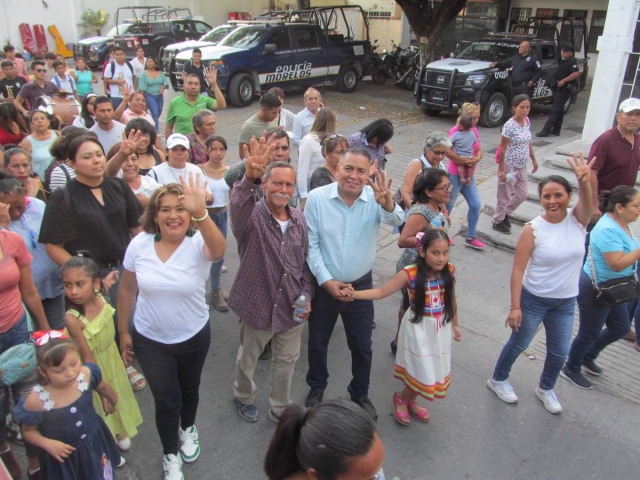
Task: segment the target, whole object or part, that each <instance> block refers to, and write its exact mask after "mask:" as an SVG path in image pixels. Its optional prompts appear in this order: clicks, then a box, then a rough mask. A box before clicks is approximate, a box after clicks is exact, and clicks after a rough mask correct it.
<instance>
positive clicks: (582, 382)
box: [560, 366, 593, 390]
mask: <svg viewBox="0 0 640 480" xmlns="http://www.w3.org/2000/svg"><path fill="white" fill-rule="evenodd" d="M560 376H561V377H562V378H565V379H567V380H569V381H570V382H571V383H573V384H574V385H575V386H576V387H578V388H581V389H583V390H591V389H592V388H593V384H592V383H591V382H590V381H589V380H587V379H586V378H585V376H584V375H582V372H572V371H570V370H569V369H568V368H567V367H566V366H564V367H562V370H560Z"/></svg>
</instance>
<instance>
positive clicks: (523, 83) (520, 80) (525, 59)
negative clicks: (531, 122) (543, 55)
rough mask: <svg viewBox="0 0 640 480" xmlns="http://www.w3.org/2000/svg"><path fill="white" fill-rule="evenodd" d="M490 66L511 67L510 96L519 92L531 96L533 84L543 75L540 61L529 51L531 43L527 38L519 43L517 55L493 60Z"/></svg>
mask: <svg viewBox="0 0 640 480" xmlns="http://www.w3.org/2000/svg"><path fill="white" fill-rule="evenodd" d="M491 66H492V67H495V66H497V67H498V68H509V67H511V98H513V97H515V96H516V95H520V94H521V93H526V94H527V95H529V98H531V97H533V87H534V85H535V84H536V82H537V81H538V80H540V79H541V78H542V77H543V76H544V71H543V70H542V68H541V66H540V62H539V61H538V59H537V58H536V57H535V55H533V54H532V53H531V44H530V43H529V42H528V41H527V40H523V41H522V42H521V43H520V47H519V48H518V54H517V55H514V56H513V57H511V58H509V59H508V60H503V61H501V62H493V63H492V64H491Z"/></svg>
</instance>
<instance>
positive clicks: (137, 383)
mask: <svg viewBox="0 0 640 480" xmlns="http://www.w3.org/2000/svg"><path fill="white" fill-rule="evenodd" d="M125 371H126V372H127V375H128V376H129V382H130V383H131V387H133V389H134V390H135V391H136V392H137V391H140V390H142V389H143V388H144V387H146V386H147V380H146V379H145V378H144V375H142V374H141V373H138V371H137V370H136V369H135V368H133V367H127V369H126V370H125Z"/></svg>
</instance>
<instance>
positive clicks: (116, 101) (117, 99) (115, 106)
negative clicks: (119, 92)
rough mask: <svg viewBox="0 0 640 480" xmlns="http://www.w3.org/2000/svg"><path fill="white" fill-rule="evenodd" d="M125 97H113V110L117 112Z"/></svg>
mask: <svg viewBox="0 0 640 480" xmlns="http://www.w3.org/2000/svg"><path fill="white" fill-rule="evenodd" d="M123 100H124V99H123V98H122V97H111V104H112V105H113V111H114V112H115V111H116V110H117V109H118V107H119V106H120V104H121V103H122V101H123Z"/></svg>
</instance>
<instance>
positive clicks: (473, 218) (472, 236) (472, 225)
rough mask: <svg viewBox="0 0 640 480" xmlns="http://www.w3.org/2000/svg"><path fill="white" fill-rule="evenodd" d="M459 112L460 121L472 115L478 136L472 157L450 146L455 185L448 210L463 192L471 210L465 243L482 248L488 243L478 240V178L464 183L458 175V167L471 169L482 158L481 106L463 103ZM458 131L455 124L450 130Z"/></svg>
mask: <svg viewBox="0 0 640 480" xmlns="http://www.w3.org/2000/svg"><path fill="white" fill-rule="evenodd" d="M459 113H460V116H459V117H458V121H459V119H460V117H462V116H469V117H471V121H472V123H471V131H472V132H473V133H474V135H475V136H476V143H474V145H473V155H472V157H471V158H470V159H468V158H463V157H461V156H460V155H458V154H457V153H456V152H455V151H454V149H453V146H449V151H448V152H447V156H448V157H449V175H451V177H450V178H451V186H452V187H453V190H451V200H449V203H448V204H447V210H448V211H449V213H451V211H452V210H453V207H454V206H455V203H456V199H457V198H458V194H460V193H462V196H463V197H464V199H465V200H466V201H467V205H468V206H469V210H468V212H467V239H466V240H465V242H464V244H465V245H466V246H467V247H471V248H474V249H476V250H482V249H483V248H484V247H485V246H486V245H485V244H484V243H482V242H481V241H480V240H478V238H477V236H476V227H477V225H478V220H480V207H481V203H480V193H478V186H477V185H476V179H475V177H471V178H469V182H468V183H462V182H461V181H460V176H459V175H458V167H460V166H465V167H469V169H471V167H473V166H475V165H476V164H477V163H478V162H479V161H480V160H482V147H481V146H480V133H479V132H478V129H477V128H476V125H478V121H479V120H480V106H479V105H476V104H473V103H465V104H463V105H462V108H461V109H460V112H459ZM457 131H458V126H457V125H454V126H453V127H452V128H451V130H449V136H450V137H451V136H453V134H454V133H455V132H457Z"/></svg>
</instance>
